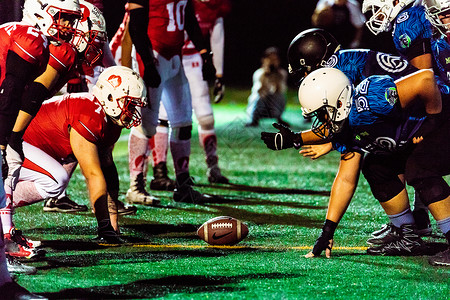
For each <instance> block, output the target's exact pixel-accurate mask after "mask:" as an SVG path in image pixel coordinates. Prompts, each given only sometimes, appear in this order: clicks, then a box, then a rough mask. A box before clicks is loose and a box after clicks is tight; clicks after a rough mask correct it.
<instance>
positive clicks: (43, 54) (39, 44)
mask: <svg viewBox="0 0 450 300" xmlns="http://www.w3.org/2000/svg"><path fill="white" fill-rule="evenodd" d="M12 26H14V25H12ZM11 36H12V38H13V42H12V44H11V48H10V50H12V51H14V52H15V53H17V54H18V55H19V56H20V57H21V58H23V59H24V60H26V61H27V62H29V63H32V64H38V65H41V64H45V62H46V61H47V60H48V41H47V38H46V37H45V36H44V35H43V34H42V33H41V32H40V31H39V30H37V29H36V28H34V27H32V26H16V29H15V30H14V33H13V34H12V35H11Z"/></svg>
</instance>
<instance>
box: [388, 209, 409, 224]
mask: <svg viewBox="0 0 450 300" xmlns="http://www.w3.org/2000/svg"><path fill="white" fill-rule="evenodd" d="M388 217H389V220H390V221H391V223H392V224H394V226H395V227H398V228H400V227H401V226H402V225H405V224H414V217H413V215H412V212H411V209H410V208H407V209H406V210H404V211H402V212H401V213H399V214H395V215H388Z"/></svg>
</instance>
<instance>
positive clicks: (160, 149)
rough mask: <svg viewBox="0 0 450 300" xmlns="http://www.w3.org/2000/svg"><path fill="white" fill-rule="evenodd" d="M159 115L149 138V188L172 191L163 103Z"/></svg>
mask: <svg viewBox="0 0 450 300" xmlns="http://www.w3.org/2000/svg"><path fill="white" fill-rule="evenodd" d="M159 116H160V118H159V125H158V127H157V128H156V134H155V135H154V136H153V137H152V138H151V139H150V141H151V148H152V157H153V179H152V180H151V181H150V189H151V190H157V191H173V190H174V189H175V180H173V179H171V178H169V175H168V170H167V152H168V149H169V132H170V128H169V121H168V120H167V113H166V111H165V109H164V105H161V106H160V112H159Z"/></svg>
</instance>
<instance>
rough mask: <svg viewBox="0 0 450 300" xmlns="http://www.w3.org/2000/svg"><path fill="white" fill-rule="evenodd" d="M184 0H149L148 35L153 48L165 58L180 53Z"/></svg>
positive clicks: (182, 34)
mask: <svg viewBox="0 0 450 300" xmlns="http://www.w3.org/2000/svg"><path fill="white" fill-rule="evenodd" d="M186 3H187V1H186V0H151V1H149V5H150V6H149V22H148V30H147V33H148V36H149V37H150V41H151V42H152V46H153V49H155V50H156V51H157V52H158V53H159V54H160V55H162V56H163V57H165V58H166V59H168V60H169V59H170V58H171V57H173V56H175V55H181V47H183V44H184V20H185V19H184V10H185V8H186Z"/></svg>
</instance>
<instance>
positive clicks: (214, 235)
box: [197, 216, 248, 245]
mask: <svg viewBox="0 0 450 300" xmlns="http://www.w3.org/2000/svg"><path fill="white" fill-rule="evenodd" d="M247 234H248V227H247V225H245V224H244V223H242V222H241V221H239V220H238V219H235V218H233V217H228V216H220V217H216V218H213V219H210V220H208V221H206V222H205V223H203V225H202V226H200V228H199V229H198V230H197V235H198V236H199V237H200V238H201V239H202V240H204V241H205V242H207V243H208V244H210V245H235V244H237V243H239V242H240V241H242V240H243V239H244V238H245V237H246V236H247Z"/></svg>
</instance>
